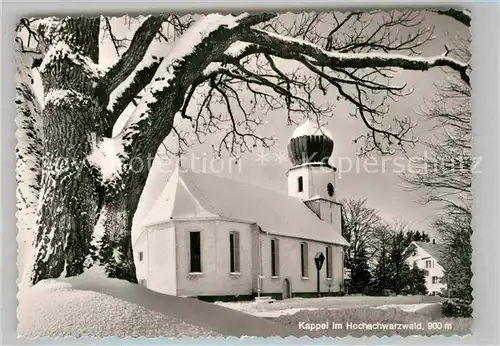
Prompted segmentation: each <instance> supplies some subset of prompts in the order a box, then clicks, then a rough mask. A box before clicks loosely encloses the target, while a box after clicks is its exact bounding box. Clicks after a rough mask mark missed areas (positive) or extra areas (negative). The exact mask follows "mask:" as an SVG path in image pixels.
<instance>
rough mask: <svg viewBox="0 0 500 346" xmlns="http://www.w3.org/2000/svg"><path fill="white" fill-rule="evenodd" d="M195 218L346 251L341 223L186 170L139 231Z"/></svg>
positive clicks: (285, 199) (296, 203) (274, 195)
mask: <svg viewBox="0 0 500 346" xmlns="http://www.w3.org/2000/svg"><path fill="white" fill-rule="evenodd" d="M199 217H220V218H223V219H229V220H237V221H241V222H247V223H256V224H258V225H259V226H260V227H261V229H262V230H263V231H264V232H269V233H270V234H275V235H283V236H289V237H296V238H304V239H310V240H317V241H321V242H326V243H331V244H340V245H345V246H348V245H349V243H348V242H347V241H346V240H345V239H344V238H343V237H342V235H341V229H340V220H339V222H338V223H335V224H330V223H327V222H325V221H322V220H320V219H319V218H318V217H317V216H316V214H315V213H314V212H312V211H311V210H310V209H309V208H308V207H307V206H306V205H305V204H304V203H303V202H302V201H301V200H299V199H297V198H294V197H289V196H287V195H284V194H281V193H279V192H275V191H271V190H268V189H265V188H262V187H259V186H255V185H252V184H248V183H243V182H239V181H236V180H234V179H228V178H223V177H221V176H217V175H214V174H206V173H195V172H193V171H191V170H188V169H185V168H182V169H176V170H175V171H174V173H173V174H172V175H171V177H170V178H169V180H168V183H167V184H166V186H165V188H164V190H163V191H162V192H161V194H160V195H159V197H158V199H157V200H156V202H155V205H154V207H153V208H152V210H151V212H150V213H149V215H148V216H147V217H146V218H145V221H144V222H143V225H144V226H148V225H152V224H159V223H163V222H166V221H168V220H171V219H185V218H199Z"/></svg>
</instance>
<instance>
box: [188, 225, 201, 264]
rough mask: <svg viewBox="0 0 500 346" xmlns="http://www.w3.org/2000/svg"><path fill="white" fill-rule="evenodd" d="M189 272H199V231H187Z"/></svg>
mask: <svg viewBox="0 0 500 346" xmlns="http://www.w3.org/2000/svg"><path fill="white" fill-rule="evenodd" d="M189 259H190V268H189V271H190V273H201V232H198V231H195V232H189Z"/></svg>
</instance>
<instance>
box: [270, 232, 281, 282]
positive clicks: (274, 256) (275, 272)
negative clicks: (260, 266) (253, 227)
mask: <svg viewBox="0 0 500 346" xmlns="http://www.w3.org/2000/svg"><path fill="white" fill-rule="evenodd" d="M279 258H280V256H279V242H278V239H271V276H279V275H280V273H279Z"/></svg>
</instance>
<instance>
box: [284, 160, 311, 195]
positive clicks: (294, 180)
mask: <svg viewBox="0 0 500 346" xmlns="http://www.w3.org/2000/svg"><path fill="white" fill-rule="evenodd" d="M287 174H288V195H289V196H292V197H297V198H300V199H308V198H310V197H309V196H310V193H309V191H310V189H311V186H310V184H309V183H310V181H311V178H310V175H311V172H310V170H309V168H308V167H307V166H304V167H302V168H299V169H293V170H290V171H288V173H287ZM299 177H302V179H303V190H302V192H299V190H298V179H299Z"/></svg>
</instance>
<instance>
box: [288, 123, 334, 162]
mask: <svg viewBox="0 0 500 346" xmlns="http://www.w3.org/2000/svg"><path fill="white" fill-rule="evenodd" d="M332 153H333V136H332V134H331V133H330V131H328V130H327V129H325V128H324V127H318V124H317V123H314V122H313V121H311V120H310V119H307V120H306V122H305V123H303V124H302V125H300V126H299V127H297V128H296V129H295V131H294V132H293V134H292V137H291V138H290V140H289V141H288V157H289V158H290V161H291V162H292V163H293V164H294V165H295V166H297V165H302V164H305V163H314V162H317V163H325V164H328V159H329V158H330V156H332Z"/></svg>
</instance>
